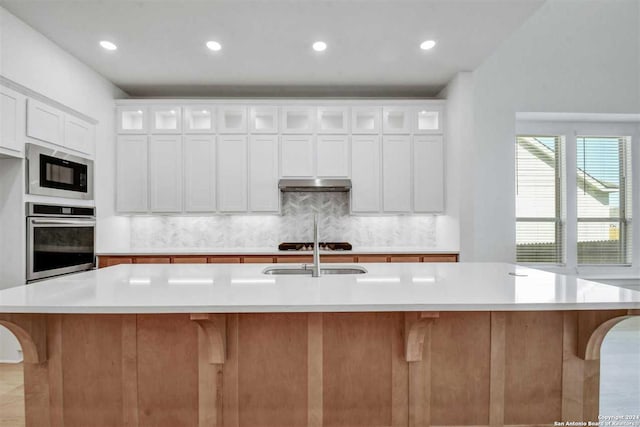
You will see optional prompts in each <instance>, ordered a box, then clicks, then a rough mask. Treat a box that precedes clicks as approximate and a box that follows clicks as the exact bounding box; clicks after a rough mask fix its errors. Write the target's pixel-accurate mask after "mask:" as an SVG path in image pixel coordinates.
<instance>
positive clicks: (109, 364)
mask: <svg viewBox="0 0 640 427" xmlns="http://www.w3.org/2000/svg"><path fill="white" fill-rule="evenodd" d="M61 341H62V378H63V383H62V385H63V408H64V425H65V426H66V425H69V426H80V425H119V424H122V413H123V412H122V408H123V406H122V386H121V384H122V345H121V342H122V320H121V317H120V316H115V315H114V316H111V315H80V314H77V315H64V316H62V338H61ZM67 345H69V346H73V351H66V349H67Z"/></svg>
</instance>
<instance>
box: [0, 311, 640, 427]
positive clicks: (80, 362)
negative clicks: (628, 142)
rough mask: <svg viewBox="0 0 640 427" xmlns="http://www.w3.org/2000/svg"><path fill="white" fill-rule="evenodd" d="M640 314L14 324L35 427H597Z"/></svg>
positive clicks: (14, 320) (3, 319)
mask: <svg viewBox="0 0 640 427" xmlns="http://www.w3.org/2000/svg"><path fill="white" fill-rule="evenodd" d="M635 314H638V311H637V310H636V311H627V310H603V311H530V312H409V313H398V312H394V313H282V314H210V315H208V314H137V315H136V314H126V315H84V314H82V315H81V314H64V315H58V314H0V324H2V325H4V326H7V327H8V328H9V329H10V330H12V331H13V333H14V334H15V335H16V336H17V337H18V339H19V340H20V342H21V344H22V347H23V351H24V355H25V365H24V366H25V395H26V422H27V426H31V427H47V426H49V427H58V426H65V427H74V426H78V427H86V426H94V427H97V426H154V427H159V426H167V427H176V426H181V427H186V426H200V427H204V426H228V427H236V426H239V427H259V426H273V427H276V426H278V427H284V426H314V427H315V426H318V427H319V426H351V427H353V426H430V425H435V426H461V425H539V424H553V422H554V421H588V420H591V421H597V417H598V394H599V369H600V360H599V354H600V345H601V343H602V339H603V338H604V335H605V334H606V333H607V332H608V331H609V330H610V329H611V327H613V326H614V325H615V324H616V323H618V322H620V321H621V320H624V319H626V318H627V317H628V316H629V315H635Z"/></svg>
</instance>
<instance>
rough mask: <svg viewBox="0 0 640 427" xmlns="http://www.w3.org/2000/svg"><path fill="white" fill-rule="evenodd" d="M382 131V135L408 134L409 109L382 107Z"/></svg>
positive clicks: (409, 129) (409, 130)
mask: <svg viewBox="0 0 640 427" xmlns="http://www.w3.org/2000/svg"><path fill="white" fill-rule="evenodd" d="M382 129H383V131H384V133H392V134H393V133H397V134H405V133H410V132H411V108H407V107H384V108H383V110H382Z"/></svg>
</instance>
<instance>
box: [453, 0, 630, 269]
mask: <svg viewBox="0 0 640 427" xmlns="http://www.w3.org/2000/svg"><path fill="white" fill-rule="evenodd" d="M473 82H474V85H473V91H474V95H473V99H474V102H473V108H474V123H473V134H474V141H473V147H469V149H471V148H472V150H473V154H472V158H473V164H472V165H461V166H460V167H461V168H466V167H469V168H472V169H473V171H474V172H473V176H472V178H471V179H470V181H469V183H470V184H471V183H473V185H469V187H466V186H464V185H463V186H461V192H460V197H461V198H462V200H473V224H466V223H465V222H464V221H461V227H462V228H461V248H462V258H463V259H466V260H475V261H507V262H513V261H515V227H514V221H515V201H514V200H515V184H514V174H515V172H514V150H515V144H514V138H515V113H516V112H523V111H526V112H578V113H638V112H640V2H638V1H637V0H615V1H611V0H548V1H547V2H546V3H545V4H544V5H543V6H542V7H541V8H540V9H539V10H538V11H537V12H536V13H535V14H534V15H533V16H532V17H531V18H530V19H529V20H528V21H527V22H525V24H524V25H523V26H522V27H521V28H519V29H518V30H517V31H516V32H515V33H514V34H513V35H512V36H511V37H510V38H508V39H507V40H506V41H505V42H504V43H503V44H502V45H501V46H500V47H499V48H498V49H497V50H496V51H495V52H494V54H493V55H491V56H490V57H489V58H488V59H487V60H486V61H485V62H484V63H483V64H482V65H481V66H480V67H478V68H477V69H476V70H475V71H474V73H473ZM636 147H637V145H636Z"/></svg>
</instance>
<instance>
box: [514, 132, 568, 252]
mask: <svg viewBox="0 0 640 427" xmlns="http://www.w3.org/2000/svg"><path fill="white" fill-rule="evenodd" d="M561 143H562V138H561V137H559V136H518V137H517V138H516V248H517V261H518V262H531V263H552V264H560V263H562V262H563V253H564V251H563V247H562V242H563V232H562V215H561V209H562V199H561V195H562V192H561V187H560V177H561V166H560V165H561V152H562V150H561Z"/></svg>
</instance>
